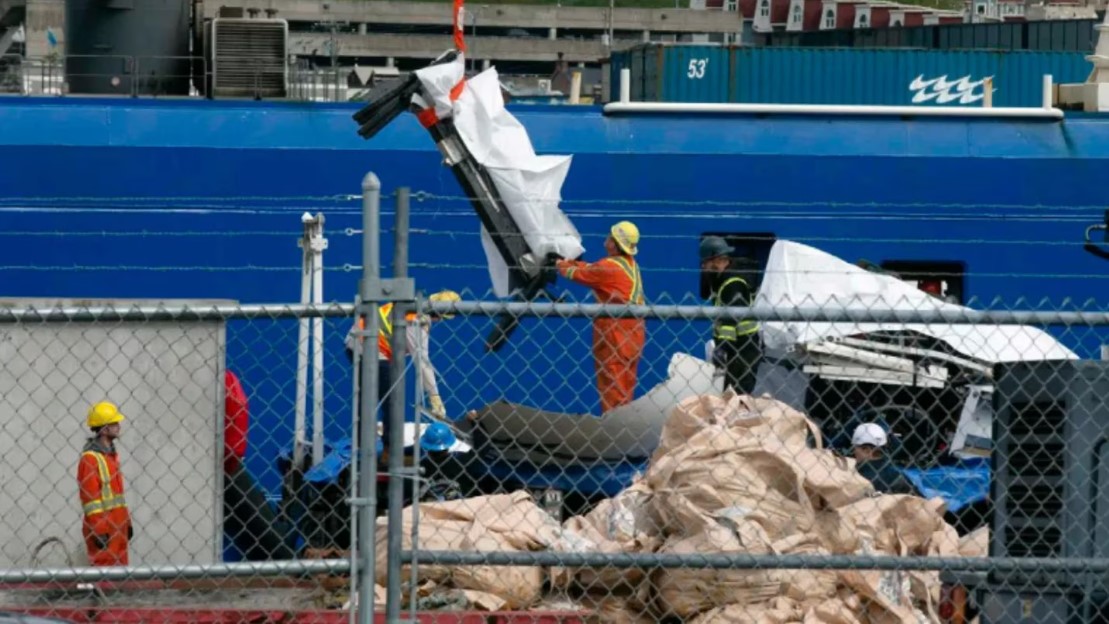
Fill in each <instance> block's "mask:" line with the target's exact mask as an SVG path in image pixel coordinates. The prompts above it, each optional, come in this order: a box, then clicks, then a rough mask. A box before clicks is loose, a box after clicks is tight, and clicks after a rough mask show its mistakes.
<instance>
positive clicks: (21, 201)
mask: <svg viewBox="0 0 1109 624" xmlns="http://www.w3.org/2000/svg"><path fill="white" fill-rule="evenodd" d="M361 199H362V196H361V194H354V193H338V194H331V195H273V196H268V195H227V196H218V195H195V196H181V195H178V196H113V195H105V196H46V197H42V196H38V197H36V196H19V197H2V198H0V210H4V209H11V208H20V207H23V208H26V209H28V210H33V209H36V208H37V207H39V206H43V207H51V206H63V207H71V206H69V205H70V204H76V205H78V206H77V207H78V209H85V208H86V206H80V205H81V204H86V205H87V207H88V208H95V207H105V206H106V207H119V206H121V205H123V204H136V205H137V207H163V208H165V207H177V206H181V205H185V206H187V207H190V208H205V207H211V208H226V207H227V206H226V204H227V203H262V202H284V205H277V206H268V208H282V209H284V210H288V211H292V210H301V209H303V207H302V206H293V205H289V202H298V203H299V202H317V203H328V202H330V203H336V202H355V201H360V200H361ZM393 199H394V197H393V194H392V193H383V194H382V195H381V200H382V202H391V201H393ZM411 199H412V200H414V201H415V202H416V203H425V202H464V203H469V202H473V201H480V200H481V198H474V197H468V196H466V195H452V194H442V193H436V192H433V191H426V190H417V191H413V192H412V193H411ZM535 201H537V202H544V203H546V202H549V201H550V200H549V199H548V198H542V197H536V198H535ZM558 203H559V205H560V206H562V207H563V208H564V210H566V211H567V212H568V213H573V214H577V215H578V216H589V215H590V214H591V213H588V212H577V211H575V210H574V209H573V207H574V206H587V205H597V206H663V207H675V206H677V207H717V208H744V209H759V208H763V209H795V208H796V209H812V208H815V207H824V208H829V209H857V210H859V209H869V210H873V211H875V212H871V213H863V214H864V216H872V217H875V218H879V217H882V216H889V215H888V213H889V211H890V210H902V209H907V210H922V211H927V212H920V213H914V214H912V215H908V216H914V217H935V216H936V215H935V213H934V212H932V211H935V210H937V209H948V210H974V211H981V210H1011V211H1036V212H1060V211H1067V210H1070V211H1074V212H1075V213H1076V214H1075V216H1076V217H1078V216H1082V217H1088V216H1091V215H1086V214H1083V213H1086V212H1092V213H1095V214H1094V215H1093V216H1100V215H1102V214H1104V212H1105V210H1106V209H1107V208H1109V204H1074V205H1058V204H1042V203H1037V204H1004V203H965V202H949V203H948V202H898V201H862V202H845V201H819V200H813V201H779V200H715V199H694V200H681V199H654V198H637V199H619V198H602V197H596V198H575V197H563V198H561V199H560V200H559V202H558ZM24 205H25V206H24ZM352 208H353V209H355V210H358V211H360V207H352ZM418 212H419V213H423V214H427V211H426V209H422V208H421V209H420V210H419V211H418ZM458 214H459V215H462V214H471V213H470V212H468V211H459V213H458ZM596 214H597V216H606V213H596ZM786 214H797V213H796V212H790V213H786ZM814 214H815V215H821V216H825V215H826V213H814ZM636 216H639V215H636ZM642 216H643V217H660V218H674V217H678V218H681V217H689V216H697V217H708V218H713V217H724V218H737V217H743V216H744V215H742V214H736V213H730V212H729V213H716V214H714V213H695V214H687V213H672V212H667V213H657V212H645V213H642ZM766 216H772V215H766ZM835 216H837V217H838V216H840V215H839V213H837V215H835ZM982 216H986V217H1001V216H1005V217H1011V216H1012V215H1008V214H1006V215H992V214H986V215H982Z"/></svg>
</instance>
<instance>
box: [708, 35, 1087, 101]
mask: <svg viewBox="0 0 1109 624" xmlns="http://www.w3.org/2000/svg"><path fill="white" fill-rule="evenodd" d="M735 55H736V62H735V64H736V68H737V69H736V76H735V78H734V84H735V94H736V99H735V100H734V101H738V102H750V103H774V104H790V103H792V104H881V105H910V104H916V105H946V106H956V105H964V106H967V105H969V106H981V105H982V102H981V100H982V95H983V87H984V85H983V84H982V82H981V81H982V80H984V79H985V78H989V77H992V78H993V82H994V89H995V91H994V94H993V104H994V106H1038V105H1039V104H1040V103H1041V102H1042V97H1043V96H1042V93H1043V91H1042V90H1043V76H1044V74H1051V75H1052V76H1053V77H1054V80H1055V81H1056V82H1080V81H1083V80H1085V79H1086V76H1087V75H1088V74H1089V72H1090V65H1089V63H1088V62H1087V61H1086V60H1085V58H1084V56H1083V55H1082V54H1080V53H1076V52H1026V51H1021V52H990V51H937V50H880V49H858V50H852V49H820V48H742V49H738V50H736V51H735ZM918 78H919V82H918V84H917V86H918V87H919V88H917V89H915V90H914V89H913V88H912V86H913V83H914V81H917V79H918ZM935 79H940V80H941V81H946V82H947V83H951V82H954V81H959V80H962V79H965V81H964V82H962V83H961V84H959V85H953V86H948V87H944V86H943V83H942V82H939V83H937V82H931V83H929V81H934V80H935ZM920 85H925V86H920ZM937 87H940V89H939V90H937ZM914 99H916V101H914ZM716 101H721V100H716Z"/></svg>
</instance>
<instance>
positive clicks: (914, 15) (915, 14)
mask: <svg viewBox="0 0 1109 624" xmlns="http://www.w3.org/2000/svg"><path fill="white" fill-rule="evenodd" d="M905 25H906V26H923V25H924V14H923V13H921V12H919V11H906V12H905Z"/></svg>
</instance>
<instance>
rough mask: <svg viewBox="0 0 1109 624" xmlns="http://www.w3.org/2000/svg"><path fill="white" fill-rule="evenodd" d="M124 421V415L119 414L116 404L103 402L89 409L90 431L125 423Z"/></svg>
mask: <svg viewBox="0 0 1109 624" xmlns="http://www.w3.org/2000/svg"><path fill="white" fill-rule="evenodd" d="M123 420H124V419H123V414H120V413H119V408H118V407H116V405H115V403H109V402H107V401H101V402H99V403H97V404H96V405H93V406H92V407H90V408H89V418H88V423H89V428H90V429H96V428H97V427H104V426H106V425H111V424H114V423H117V422H123Z"/></svg>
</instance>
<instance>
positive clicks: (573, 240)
mask: <svg viewBox="0 0 1109 624" xmlns="http://www.w3.org/2000/svg"><path fill="white" fill-rule="evenodd" d="M464 74H465V67H464V60H463V58H462V56H461V55H460V56H459V58H458V59H456V60H455V62H453V63H448V64H444V65H435V66H432V67H427V68H424V69H421V70H417V71H416V76H417V77H418V78H419V80H420V83H421V84H422V85H423V87H424V89H425V91H426V92H427V94H428V95H429V96H430V97H431V98H432V99H433V100H434V101H433V102H428V103H427V104H433V105H434V106H435V113H436V115H438V116H439V118H440V119H445V118H447V117H453V118H454V124H455V128H457V130H458V134H459V136H460V137H461V138H462V141H463V143H465V144H466V147H467V149H469V150H470V153H471V154H473V157H474V159H476V160H477V161H478V162H479V163H480V164H482V165H483V166H485V168H486V169H487V170H488V172H489V175H490V177H491V178H492V179H493V184H495V185H496V187H497V190H498V191H499V192H500V194H501V199H503V200H504V203H505V206H506V208H507V209H508V212H509V214H510V215H511V216H512V218H513V220H515V221H516V225H517V226H518V227H519V228H520V231H521V232H522V233H523V235H524V240H525V241H526V242H527V244H528V247H529V248H530V249H531V251H532V253H533V254H535V258H536V260H538V261H542V259H543V258H544V256H546V255H547V254H548V253H550V252H557V253H558V254H559V255H561V256H563V257H566V258H577V257H579V256H581V254H582V253H583V252H584V251H585V248H584V247H582V244H581V235H580V234H578V231H577V229H576V228H575V227H574V225H573V223H571V222H570V219H569V218H567V217H566V215H565V214H564V213H563V212H562V210H561V209H559V207H558V204H559V201H560V200H561V199H562V194H561V190H562V183H563V181H564V180H565V179H566V174H567V173H568V172H569V170H570V158H571V157H570V156H538V155H536V153H535V150H534V149H533V148H532V145H531V140H530V139H529V138H528V133H527V131H526V130H525V129H524V127H523V125H521V124H520V122H519V121H517V120H516V118H515V117H513V116H512V114H511V113H509V112H508V111H507V110H505V108H504V100H503V98H502V96H501V84H500V79H499V78H498V77H497V71H496V70H495V69H493V68H490V69H487V70H485V71H483V72H481V73H480V74H478V75H477V76H474V77H473V78H471V79H469V80H467V81H466V85H465V87H464V89H463V91H462V94H461V95H460V96H459V97H458V99H457V100H456V101H454V102H453V103H452V102H451V101H450V91H451V89H452V88H453V87H454V86H455V85H456V84H458V82H459V81H460V80H462V78H463V76H464ZM481 243H482V247H483V248H484V250H485V256H486V259H487V260H488V263H489V277H490V278H491V279H492V281H493V291H494V292H495V293H496V294H497V296H498V297H507V296H509V294H511V293H510V292H509V285H508V267H507V266H506V265H505V261H504V259H503V258H502V257H501V255H500V253H499V252H497V250H496V248H495V247H494V246H493V240H492V238H491V237H490V236H489V233H488V232H486V231H485V228H484V227H482V228H481Z"/></svg>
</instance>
